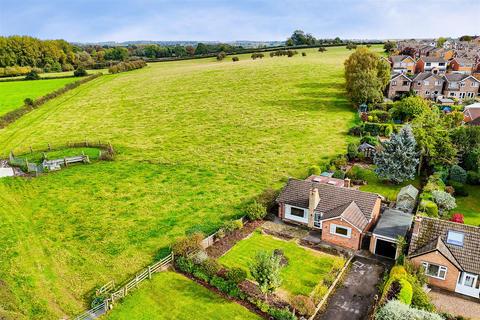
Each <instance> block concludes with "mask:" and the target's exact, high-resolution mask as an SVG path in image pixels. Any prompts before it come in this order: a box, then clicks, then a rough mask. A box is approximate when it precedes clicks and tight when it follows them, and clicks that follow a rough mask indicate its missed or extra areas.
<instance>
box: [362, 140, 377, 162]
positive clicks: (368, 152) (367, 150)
mask: <svg viewBox="0 0 480 320" xmlns="http://www.w3.org/2000/svg"><path fill="white" fill-rule="evenodd" d="M358 151H359V152H361V153H363V155H364V156H365V158H372V157H373V156H374V155H375V153H376V152H377V149H376V148H375V146H372V145H371V144H369V143H366V142H364V143H362V144H361V145H360V146H359V147H358Z"/></svg>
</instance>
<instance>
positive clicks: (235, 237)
mask: <svg viewBox="0 0 480 320" xmlns="http://www.w3.org/2000/svg"><path fill="white" fill-rule="evenodd" d="M263 223H264V221H253V222H247V223H245V224H244V226H243V228H242V229H239V230H235V231H233V232H231V233H230V234H228V235H226V236H225V237H223V238H221V239H218V240H217V241H215V242H214V243H213V244H212V245H211V246H210V247H208V248H207V250H206V251H207V254H208V256H209V257H212V258H215V259H216V258H219V257H221V256H223V255H224V254H225V253H226V252H227V251H228V250H230V249H231V248H232V247H233V246H234V245H235V244H236V243H237V242H238V241H240V240H242V239H245V238H246V237H247V236H249V235H250V234H251V233H252V232H253V231H255V229H257V228H258V227H260V226H261V225H262V224H263Z"/></svg>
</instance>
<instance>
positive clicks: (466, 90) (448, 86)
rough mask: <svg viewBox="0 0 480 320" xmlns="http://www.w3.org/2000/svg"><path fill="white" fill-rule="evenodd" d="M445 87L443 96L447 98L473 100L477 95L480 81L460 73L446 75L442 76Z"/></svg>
mask: <svg viewBox="0 0 480 320" xmlns="http://www.w3.org/2000/svg"><path fill="white" fill-rule="evenodd" d="M444 80H445V87H444V90H443V95H444V96H445V97H447V98H457V99H460V100H462V99H465V98H475V97H476V96H477V95H478V89H479V87H480V80H478V79H477V78H475V77H473V76H471V75H467V74H461V73H447V74H446V75H444Z"/></svg>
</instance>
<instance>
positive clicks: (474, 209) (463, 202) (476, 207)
mask: <svg viewBox="0 0 480 320" xmlns="http://www.w3.org/2000/svg"><path fill="white" fill-rule="evenodd" d="M465 187H466V189H467V191H468V197H456V198H455V199H456V201H457V207H456V208H455V209H453V211H452V212H458V213H461V214H463V216H464V222H465V223H466V224H471V225H474V226H480V186H469V185H466V186H465Z"/></svg>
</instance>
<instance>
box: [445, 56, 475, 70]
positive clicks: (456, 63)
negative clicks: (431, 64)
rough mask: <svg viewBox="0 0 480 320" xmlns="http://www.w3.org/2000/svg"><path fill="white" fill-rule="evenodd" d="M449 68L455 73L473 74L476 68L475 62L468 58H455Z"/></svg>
mask: <svg viewBox="0 0 480 320" xmlns="http://www.w3.org/2000/svg"><path fill="white" fill-rule="evenodd" d="M449 67H450V70H451V71H452V72H455V73H463V74H471V73H472V72H473V70H474V68H475V61H473V60H470V59H467V58H454V59H453V60H452V61H450V63H449Z"/></svg>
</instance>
